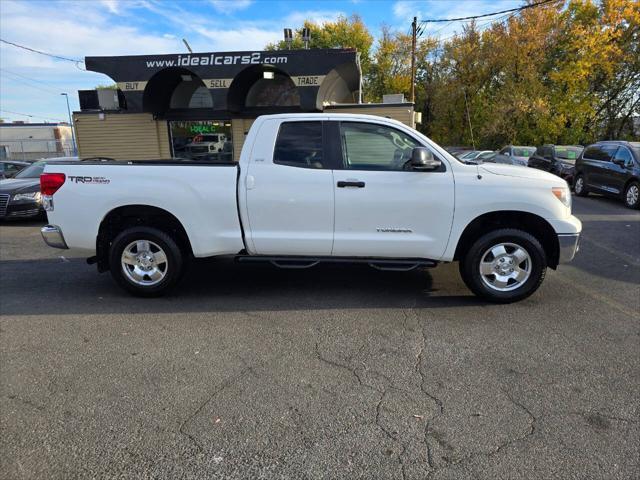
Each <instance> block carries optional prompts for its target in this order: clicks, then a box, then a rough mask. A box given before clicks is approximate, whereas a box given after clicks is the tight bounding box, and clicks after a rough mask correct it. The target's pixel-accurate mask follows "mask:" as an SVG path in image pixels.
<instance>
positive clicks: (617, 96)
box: [267, 0, 640, 148]
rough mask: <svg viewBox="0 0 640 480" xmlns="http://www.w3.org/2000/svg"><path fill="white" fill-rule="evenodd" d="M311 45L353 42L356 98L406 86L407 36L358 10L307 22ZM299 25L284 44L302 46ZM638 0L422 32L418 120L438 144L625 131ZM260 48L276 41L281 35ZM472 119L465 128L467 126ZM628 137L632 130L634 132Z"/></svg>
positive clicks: (636, 53)
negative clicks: (376, 27)
mask: <svg viewBox="0 0 640 480" xmlns="http://www.w3.org/2000/svg"><path fill="white" fill-rule="evenodd" d="M305 27H307V28H309V29H310V30H311V42H310V48H356V49H357V50H358V51H359V52H360V54H361V64H362V70H363V75H364V98H365V101H369V102H375V101H380V100H381V99H382V95H384V94H386V93H404V94H405V97H407V98H408V97H409V93H410V90H411V37H410V36H409V35H406V34H402V33H398V32H392V31H391V30H390V29H389V28H388V27H384V26H383V27H382V33H381V36H380V38H379V39H378V41H377V44H376V46H375V49H373V48H372V43H373V38H372V36H371V34H370V33H369V31H368V30H367V27H366V26H365V25H364V24H363V23H362V20H361V19H360V18H359V17H357V16H352V17H350V18H345V17H340V18H339V19H338V20H336V21H335V22H329V23H325V24H322V25H319V24H316V23H313V22H312V21H306V22H305ZM301 32H302V29H299V30H297V31H296V32H295V35H294V41H293V45H292V48H302V47H303V42H302V38H301ZM639 45H640V2H638V1H635V0H601V1H598V2H596V1H595V0H567V1H564V2H558V3H552V4H549V5H545V6H544V7H539V8H532V9H528V10H525V11H522V12H521V13H520V14H518V15H511V16H509V17H508V18H507V19H506V20H504V21H500V22H494V23H493V24H492V25H490V26H489V28H485V29H483V28H482V27H481V26H479V25H477V24H475V23H473V22H472V23H469V24H467V26H466V27H465V28H464V30H463V31H462V33H460V34H459V35H457V36H455V37H453V38H450V39H446V40H444V41H438V40H437V39H434V38H429V37H426V38H421V39H419V41H418V44H417V49H416V111H420V112H422V118H423V123H422V125H420V126H419V129H420V130H422V131H423V132H424V133H426V134H427V135H429V136H431V137H432V138H434V140H436V141H438V142H439V143H441V144H445V145H471V143H472V136H471V131H472V130H473V140H474V141H475V145H476V147H478V148H497V147H500V146H502V145H504V144H508V143H513V144H524V145H539V144H542V143H560V144H562V143H565V144H571V143H573V144H586V143H589V142H592V141H595V140H599V139H623V138H628V139H631V138H633V135H634V131H633V127H632V122H633V117H634V116H636V117H637V116H638V115H640V46H639ZM267 48H268V49H285V48H286V44H285V43H284V41H281V42H278V43H277V44H274V45H269V46H268V47H267ZM469 124H471V128H469ZM635 134H636V137H635V139H637V138H638V137H637V132H635Z"/></svg>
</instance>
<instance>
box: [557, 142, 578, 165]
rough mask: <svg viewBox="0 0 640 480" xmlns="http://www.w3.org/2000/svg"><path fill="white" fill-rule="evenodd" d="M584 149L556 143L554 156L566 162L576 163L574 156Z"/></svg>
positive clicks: (576, 156)
mask: <svg viewBox="0 0 640 480" xmlns="http://www.w3.org/2000/svg"><path fill="white" fill-rule="evenodd" d="M582 150H584V148H583V147H569V146H566V147H565V146H558V145H556V157H557V158H559V159H561V160H562V161H564V162H567V163H576V158H578V155H580V153H581V152H582Z"/></svg>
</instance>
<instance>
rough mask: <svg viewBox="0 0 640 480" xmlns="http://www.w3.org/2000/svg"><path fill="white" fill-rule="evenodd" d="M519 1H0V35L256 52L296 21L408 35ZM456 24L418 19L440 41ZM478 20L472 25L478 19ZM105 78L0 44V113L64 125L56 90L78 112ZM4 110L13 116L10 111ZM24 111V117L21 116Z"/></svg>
mask: <svg viewBox="0 0 640 480" xmlns="http://www.w3.org/2000/svg"><path fill="white" fill-rule="evenodd" d="M523 3H524V2H523V0H395V1H393V0H388V1H385V0H342V1H331V0H325V1H323V0H316V1H305V0H296V1H284V0H231V1H228V0H181V1H169V0H75V1H71V0H70V1H66V0H64V1H63V0H61V1H55V0H0V38H2V39H3V40H6V41H9V42H13V43H17V44H20V45H24V46H27V47H31V48H34V49H37V50H42V51H45V52H48V53H52V54H55V55H59V56H63V57H68V58H71V59H78V60H82V59H83V58H84V57H85V56H92V55H106V56H109V55H144V54H164V53H181V52H186V47H185V46H184V44H183V43H182V39H183V38H186V39H187V41H188V42H189V44H190V45H191V47H192V49H193V51H194V52H198V51H200V52H220V51H226V50H236V51H238V50H261V49H262V48H263V47H264V46H265V45H266V44H268V43H270V42H275V41H277V40H280V39H281V38H282V29H283V28H285V27H288V28H297V27H299V26H301V25H302V23H303V22H304V20H305V19H309V20H311V21H314V22H316V23H323V22H329V21H332V20H335V19H336V18H337V17H338V16H340V15H343V16H349V15H351V14H357V15H359V16H360V17H361V18H362V19H363V20H364V22H365V24H366V25H367V27H368V28H369V31H370V32H371V33H372V34H373V35H374V37H376V38H377V37H378V36H379V35H380V31H381V27H382V26H383V25H386V26H388V27H390V28H391V29H392V30H399V31H402V32H405V33H406V32H408V31H409V29H410V25H411V20H412V18H413V16H417V17H418V18H419V19H433V18H454V17H463V16H469V15H481V14H483V13H490V12H495V11H498V10H504V9H509V8H515V7H518V6H520V5H522V4H523ZM462 25H463V23H461V22H456V23H451V24H448V23H444V24H443V23H434V24H426V26H427V32H430V33H432V34H433V35H435V36H438V37H441V38H446V37H448V36H451V35H453V34H454V33H455V32H456V31H459V30H460V29H461V27H462ZM480 25H482V23H480ZM112 83H113V81H112V80H111V79H110V78H109V77H107V76H105V75H103V74H99V73H94V72H89V71H85V70H84V64H83V63H82V62H78V63H74V62H70V61H64V60H56V59H53V58H50V57H45V56H42V55H39V54H37V53H32V52H28V51H25V50H22V49H19V48H16V47H14V46H11V45H7V44H5V43H0V118H2V119H4V120H5V121H13V120H24V121H28V122H32V123H33V122H44V121H49V122H55V121H65V120H67V118H68V115H67V105H66V100H65V97H64V96H61V95H60V94H61V93H62V92H66V93H68V94H69V97H68V98H69V101H70V106H71V110H72V111H74V110H79V108H80V107H79V104H78V95H77V91H78V90H83V89H92V88H95V87H96V86H97V85H107V84H112ZM12 112H13V113H12ZM23 114H26V115H31V117H29V116H26V115H23Z"/></svg>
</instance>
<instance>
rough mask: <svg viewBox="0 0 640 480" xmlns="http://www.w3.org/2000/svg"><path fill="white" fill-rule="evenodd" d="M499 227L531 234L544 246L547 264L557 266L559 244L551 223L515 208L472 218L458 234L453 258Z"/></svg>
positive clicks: (460, 255)
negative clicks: (460, 233)
mask: <svg viewBox="0 0 640 480" xmlns="http://www.w3.org/2000/svg"><path fill="white" fill-rule="evenodd" d="M499 228H518V229H520V230H523V231H525V232H527V233H529V234H531V235H533V236H534V237H536V238H537V239H538V241H539V242H540V244H541V245H542V248H544V251H545V254H546V256H547V264H548V266H549V267H551V268H552V269H554V270H555V268H556V267H557V266H558V261H559V256H560V244H559V242H558V235H557V234H556V232H555V230H554V229H553V227H552V226H551V224H550V223H549V222H547V221H546V220H545V219H544V218H542V217H541V216H539V215H536V214H534V213H530V212H522V211H515V210H500V211H494V212H488V213H484V214H482V215H480V216H478V217H476V218H474V219H473V220H472V221H471V222H470V223H469V224H468V225H467V227H466V228H465V229H464V231H463V232H462V235H460V238H459V239H458V244H457V245H456V251H455V254H454V257H453V259H454V260H460V258H461V257H462V255H463V254H464V253H465V252H466V251H467V250H468V249H469V247H471V245H472V244H473V242H475V241H476V240H477V239H478V238H479V237H480V236H482V235H484V234H485V233H488V232H490V231H492V230H496V229H499Z"/></svg>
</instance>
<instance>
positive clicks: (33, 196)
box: [11, 192, 40, 202]
mask: <svg viewBox="0 0 640 480" xmlns="http://www.w3.org/2000/svg"><path fill="white" fill-rule="evenodd" d="M21 200H31V201H34V202H39V201H40V192H30V193H16V194H15V195H14V196H13V198H12V199H11V201H13V202H19V201H21Z"/></svg>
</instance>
